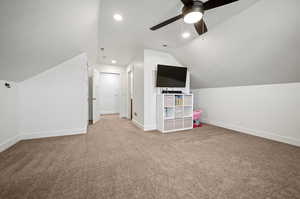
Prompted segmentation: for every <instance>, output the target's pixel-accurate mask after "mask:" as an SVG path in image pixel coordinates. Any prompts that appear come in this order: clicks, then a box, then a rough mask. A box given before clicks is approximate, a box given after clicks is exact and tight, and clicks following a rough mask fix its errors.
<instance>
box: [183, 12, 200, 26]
mask: <svg viewBox="0 0 300 199" xmlns="http://www.w3.org/2000/svg"><path fill="white" fill-rule="evenodd" d="M202 17H203V14H202V12H199V11H192V12H189V13H187V14H186V15H185V16H184V18H183V20H184V22H185V23H187V24H194V23H197V22H198V21H200V20H201V19H202Z"/></svg>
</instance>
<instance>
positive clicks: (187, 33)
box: [181, 32, 191, 39]
mask: <svg viewBox="0 0 300 199" xmlns="http://www.w3.org/2000/svg"><path fill="white" fill-rule="evenodd" d="M181 36H182V38H184V39H187V38H189V37H190V36H191V34H190V33H189V32H184V33H182V35H181Z"/></svg>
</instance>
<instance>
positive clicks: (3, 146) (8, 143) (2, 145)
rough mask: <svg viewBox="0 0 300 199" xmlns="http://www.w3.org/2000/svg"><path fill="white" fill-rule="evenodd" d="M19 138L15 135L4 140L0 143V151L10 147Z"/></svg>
mask: <svg viewBox="0 0 300 199" xmlns="http://www.w3.org/2000/svg"><path fill="white" fill-rule="evenodd" d="M19 141H21V140H20V137H19V136H18V135H17V136H15V137H13V138H10V139H9V140H6V141H4V142H2V143H0V152H2V151H5V150H6V149H8V148H10V147H12V146H13V145H15V144H17V143H18V142H19Z"/></svg>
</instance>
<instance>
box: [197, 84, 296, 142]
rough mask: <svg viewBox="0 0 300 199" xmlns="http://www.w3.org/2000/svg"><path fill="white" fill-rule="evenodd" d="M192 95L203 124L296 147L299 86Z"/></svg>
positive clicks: (206, 91)
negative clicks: (201, 114)
mask: <svg viewBox="0 0 300 199" xmlns="http://www.w3.org/2000/svg"><path fill="white" fill-rule="evenodd" d="M193 92H194V94H195V108H201V109H203V110H204V113H203V120H204V121H205V122H207V123H211V124H215V125H217V126H223V127H225V128H229V129H234V130H238V131H241V132H244V133H249V134H254V135H257V136H261V137H266V138H270V139H274V140H278V141H282V142H287V143H290V144H294V145H298V146H300V133H299V132H300V111H299V107H300V83H290V84H273V85H260V86H242V87H227V88H210V89H198V90H194V91H193Z"/></svg>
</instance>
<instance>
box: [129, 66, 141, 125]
mask: <svg viewBox="0 0 300 199" xmlns="http://www.w3.org/2000/svg"><path fill="white" fill-rule="evenodd" d="M130 67H131V68H132V71H133V103H132V112H133V113H132V120H133V122H135V123H136V124H137V125H138V126H139V127H141V128H143V126H144V63H143V62H141V61H135V62H133V63H132V64H131V66H130ZM127 76H128V75H127Z"/></svg>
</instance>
